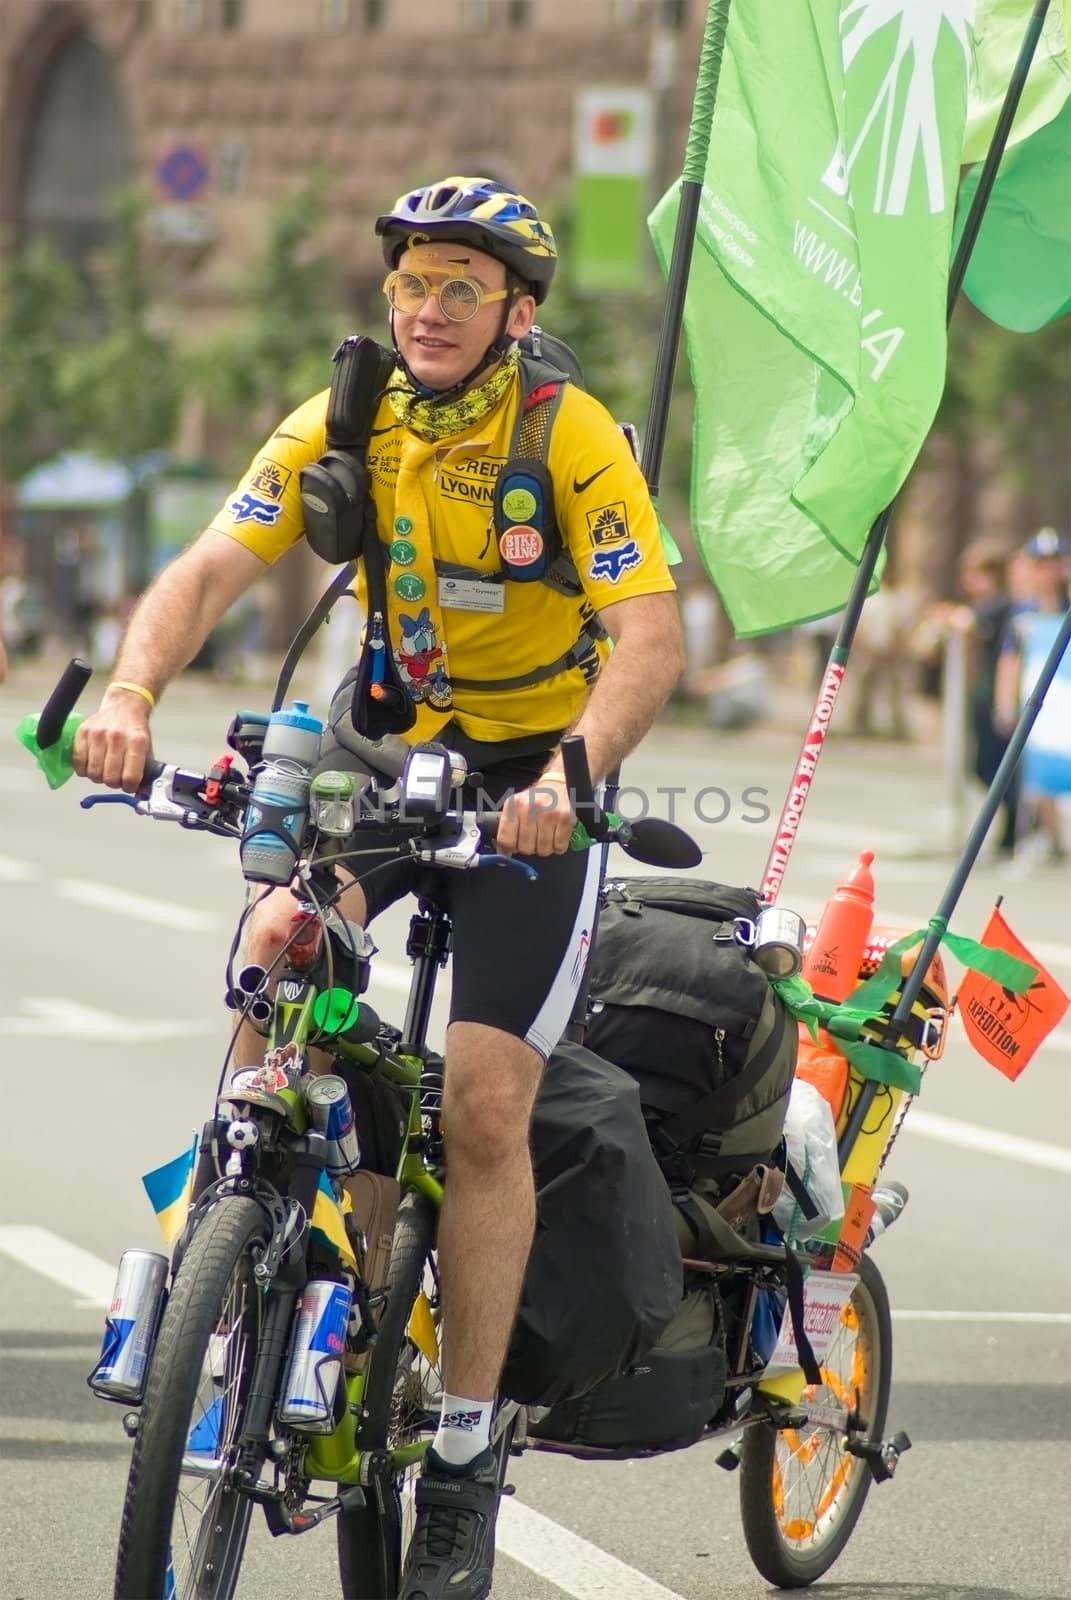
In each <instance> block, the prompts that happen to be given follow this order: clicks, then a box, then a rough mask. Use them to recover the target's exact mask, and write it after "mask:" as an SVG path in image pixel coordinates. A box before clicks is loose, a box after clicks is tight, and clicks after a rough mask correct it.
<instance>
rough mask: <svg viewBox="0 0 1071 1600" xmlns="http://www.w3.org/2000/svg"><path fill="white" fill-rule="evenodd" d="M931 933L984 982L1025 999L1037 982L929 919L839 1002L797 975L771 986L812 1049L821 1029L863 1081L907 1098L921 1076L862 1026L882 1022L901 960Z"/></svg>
mask: <svg viewBox="0 0 1071 1600" xmlns="http://www.w3.org/2000/svg"><path fill="white" fill-rule="evenodd" d="M930 934H936V935H937V937H938V938H939V940H940V942H941V944H943V945H944V946H945V947H946V948H947V949H948V950H949V951H950V952H951V953H952V955H954V956H955V958H956V960H957V961H959V962H960V963H961V964H962V965H963V966H965V967H969V968H971V969H972V970H973V971H975V972H984V973H985V975H986V977H988V978H994V979H995V980H996V981H997V982H998V983H999V984H1001V985H1002V986H1003V987H1004V988H1006V989H1010V990H1011V991H1012V993H1013V994H1025V993H1026V991H1027V990H1028V989H1029V987H1030V985H1031V984H1032V983H1033V981H1034V979H1035V978H1036V977H1037V968H1036V967H1032V966H1031V965H1030V963H1029V962H1027V961H1020V960H1019V958H1018V957H1017V956H1012V955H1009V954H1008V952H1007V951H1006V950H994V949H993V948H992V947H991V946H990V945H985V944H980V943H979V942H978V940H977V939H968V938H966V937H965V936H964V935H963V934H959V933H950V932H949V929H948V923H947V921H946V920H945V918H944V917H931V918H930V921H929V922H928V923H927V925H926V927H925V928H918V929H916V931H915V932H914V933H908V934H905V935H904V937H903V938H902V939H898V940H897V942H896V943H895V944H891V945H890V946H889V948H888V950H887V951H886V952H885V954H884V956H883V957H882V959H881V964H880V965H879V966H878V969H877V971H876V972H874V973H873V974H872V976H871V977H869V978H867V980H866V982H865V983H861V984H860V985H859V987H858V988H857V989H855V990H853V992H852V993H851V994H850V995H849V996H848V998H847V999H846V1000H843V1001H841V1002H840V1003H837V1002H835V1001H830V1000H820V999H819V998H818V996H817V995H816V994H815V992H814V990H813V989H812V988H811V986H810V984H809V983H808V982H807V980H806V978H803V977H801V976H800V975H799V974H798V973H797V974H796V975H795V977H792V978H775V979H772V980H771V982H772V985H773V988H774V990H775V991H776V992H777V994H778V995H779V996H780V997H781V999H782V1001H783V1002H784V1004H785V1007H786V1009H787V1010H788V1011H789V1012H790V1013H791V1014H792V1016H794V1017H795V1018H796V1020H797V1021H798V1022H803V1023H805V1024H806V1027H807V1030H808V1032H809V1033H810V1035H811V1038H812V1039H813V1040H814V1042H815V1043H816V1044H817V1043H818V1029H819V1026H821V1027H823V1028H825V1030H826V1032H827V1033H828V1034H829V1037H830V1042H831V1043H832V1045H833V1048H834V1049H835V1050H838V1051H839V1052H840V1054H841V1055H842V1056H846V1057H847V1059H848V1060H849V1061H850V1062H851V1064H852V1066H853V1067H855V1069H856V1070H857V1071H858V1073H859V1074H860V1076H861V1077H863V1078H870V1079H872V1080H873V1081H874V1082H876V1083H884V1084H888V1085H889V1087H890V1088H894V1089H903V1090H905V1091H906V1093H908V1094H918V1092H919V1089H920V1088H921V1086H922V1073H921V1071H920V1069H919V1068H918V1067H917V1066H916V1065H915V1063H914V1062H913V1061H908V1060H906V1059H905V1058H904V1057H903V1056H902V1055H900V1054H899V1052H898V1051H896V1050H886V1049H884V1048H883V1047H882V1046H881V1045H876V1044H870V1043H868V1042H867V1041H866V1040H865V1039H861V1038H860V1037H859V1036H860V1034H861V1033H862V1031H863V1029H864V1027H866V1026H867V1025H868V1024H873V1023H874V1022H876V1021H878V1020H880V1018H881V1011H882V1007H883V1006H884V1005H885V1003H886V1001H888V1000H889V999H890V998H891V996H892V995H893V994H895V993H896V991H897V990H898V989H899V988H900V986H901V984H902V983H903V981H904V975H903V973H902V971H901V966H900V957H901V956H902V955H904V954H905V952H906V951H908V950H913V949H914V948H915V946H916V945H919V944H922V942H923V940H924V939H926V938H927V937H928V936H929V935H930Z"/></svg>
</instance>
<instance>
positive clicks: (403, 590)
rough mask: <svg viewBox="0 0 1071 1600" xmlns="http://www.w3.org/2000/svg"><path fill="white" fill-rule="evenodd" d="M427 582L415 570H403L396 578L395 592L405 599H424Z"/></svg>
mask: <svg viewBox="0 0 1071 1600" xmlns="http://www.w3.org/2000/svg"><path fill="white" fill-rule="evenodd" d="M427 587H428V586H427V584H426V583H425V582H424V579H423V578H421V577H419V576H418V575H417V574H416V573H415V572H403V573H402V574H401V576H400V577H398V578H395V580H394V592H395V594H396V595H400V596H401V598H402V599H403V600H423V598H424V594H425V591H426V589H427Z"/></svg>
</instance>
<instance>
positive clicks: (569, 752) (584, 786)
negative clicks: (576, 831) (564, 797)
mask: <svg viewBox="0 0 1071 1600" xmlns="http://www.w3.org/2000/svg"><path fill="white" fill-rule="evenodd" d="M561 752H562V770H563V771H564V773H565V781H566V783H567V785H568V787H569V793H570V795H571V796H572V800H573V810H574V811H575V812H576V820H577V821H578V822H582V823H583V824H584V826H585V827H586V828H587V829H588V831H589V832H590V831H591V829H592V824H597V823H598V821H599V809H598V807H597V806H596V804H595V786H594V785H593V783H592V781H591V768H590V767H589V766H588V750H587V745H586V744H585V743H584V740H583V738H582V737H581V735H580V734H578V733H567V734H566V735H565V737H564V738H563V739H562V742H561Z"/></svg>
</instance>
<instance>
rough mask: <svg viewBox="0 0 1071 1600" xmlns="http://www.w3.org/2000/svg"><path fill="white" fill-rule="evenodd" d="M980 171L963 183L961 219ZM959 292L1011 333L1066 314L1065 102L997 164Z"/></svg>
mask: <svg viewBox="0 0 1071 1600" xmlns="http://www.w3.org/2000/svg"><path fill="white" fill-rule="evenodd" d="M980 170H981V169H980V168H979V167H976V168H975V169H974V171H973V172H972V173H971V174H970V176H969V177H968V178H967V179H966V180H965V181H964V184H963V188H962V191H961V194H960V213H961V215H963V216H965V215H966V211H967V208H968V207H969V205H970V203H971V200H972V198H973V195H974V191H975V188H976V187H977V183H978V174H979V172H980ZM963 287H964V291H965V292H966V294H967V296H968V297H969V298H970V299H971V300H972V301H973V303H974V304H975V305H976V306H977V307H978V309H979V311H982V312H984V313H985V315H986V316H987V317H989V318H990V319H991V321H993V322H999V323H1000V324H1001V326H1002V327H1005V328H1011V329H1012V331H1013V332H1015V333H1036V332H1037V330H1038V329H1039V328H1043V327H1044V326H1045V325H1046V323H1048V322H1052V321H1054V320H1055V318H1057V317H1061V316H1064V315H1065V314H1066V313H1067V312H1069V311H1071V100H1069V101H1068V102H1067V103H1066V104H1065V106H1064V108H1063V110H1062V111H1061V112H1060V113H1059V115H1058V116H1056V117H1054V118H1053V120H1052V121H1051V122H1047V123H1046V124H1045V126H1044V127H1043V128H1039V129H1038V131H1037V133H1035V134H1032V135H1031V137H1030V138H1029V139H1027V140H1026V141H1025V142H1024V143H1022V144H1019V145H1017V146H1016V148H1015V149H1014V150H1011V151H1009V152H1008V154H1007V156H1006V157H1005V159H1004V161H1003V162H1002V163H1001V168H1000V172H999V173H998V175H997V181H996V183H995V185H994V186H993V193H992V195H991V196H990V198H989V204H988V205H987V207H986V213H985V219H984V221H983V223H982V228H981V232H980V233H979V235H978V240H977V242H976V244H975V247H974V250H973V252H972V254H971V260H970V265H969V267H968V269H967V276H966V278H965V279H964V283H963Z"/></svg>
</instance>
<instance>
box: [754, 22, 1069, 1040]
mask: <svg viewBox="0 0 1071 1600" xmlns="http://www.w3.org/2000/svg"><path fill="white" fill-rule="evenodd" d="M1049 5H1050V0H1034V9H1033V12H1032V13H1031V17H1030V21H1029V22H1028V24H1027V28H1026V33H1025V35H1024V38H1023V43H1022V47H1021V49H1020V51H1019V57H1018V60H1017V61H1016V63H1015V67H1014V69H1013V71H1012V75H1011V79H1010V81H1009V83H1008V90H1007V93H1006V95H1005V96H1004V103H1003V105H1002V107H1001V111H1000V115H999V117H998V118H997V124H996V127H995V128H994V129H993V137H992V139H991V140H990V144H989V150H988V153H987V155H986V158H985V162H984V165H983V167H982V172H981V176H980V177H979V180H978V187H977V189H976V190H975V194H974V199H973V201H972V204H971V208H970V211H969V212H968V215H967V220H966V222H965V224H964V227H963V233H962V234H961V236H960V241H959V245H958V247H957V249H956V253H955V257H954V259H953V261H952V265H951V267H950V268H949V274H948V300H947V318H948V319H951V316H952V312H953V309H954V307H955V304H956V300H957V299H958V297H959V292H960V290H961V288H962V287H963V280H964V278H965V277H966V274H967V267H968V265H969V263H970V258H971V252H972V250H973V249H974V245H975V241H976V239H977V238H978V233H979V230H980V229H981V226H982V219H983V217H984V215H985V209H986V206H987V205H988V203H989V197H990V195H991V193H992V191H993V185H994V183H995V182H996V178H997V172H998V170H999V167H1000V163H1001V160H1002V158H1003V155H1004V151H1005V148H1006V147H1007V143H1008V136H1009V134H1010V133H1011V127H1012V123H1013V122H1014V120H1015V113H1016V111H1017V110H1018V109H1019V101H1020V99H1021V98H1022V93H1023V88H1024V86H1025V84H1026V79H1027V75H1028V73H1029V71H1030V64H1031V62H1032V61H1033V59H1034V54H1035V51H1036V50H1037V46H1038V40H1039V39H1040V37H1041V30H1042V27H1043V26H1044V23H1045V17H1046V14H1047V12H1048V9H1049ZM896 503H897V502H896V500H893V501H892V502H891V503H890V504H889V505H887V506H886V507H885V510H884V511H882V512H881V514H880V515H879V516H878V518H877V521H876V522H875V523H874V525H873V527H872V528H871V530H870V532H869V534H868V535H867V539H866V543H865V545H864V546H863V550H862V553H861V555H860V557H859V564H858V566H857V568H856V573H855V578H854V580H853V583H852V587H851V592H850V594H849V596H848V600H847V602H846V604H845V607H844V611H843V612H842V614H841V620H840V626H839V627H838V629H837V636H836V638H835V640H834V641H833V648H832V649H831V650H830V653H829V660H828V662H827V663H826V669H825V672H824V673H823V675H822V682H821V685H820V686H819V690H818V695H817V698H816V699H815V705H814V711H813V712H812V713H811V720H810V722H809V724H808V727H807V732H806V734H805V735H804V739H803V745H802V747H801V749H800V754H799V759H798V761H797V763H796V769H795V771H794V773H793V775H792V779H791V782H790V783H789V786H788V793H787V795H786V797H785V803H784V806H783V807H782V810H781V816H780V819H779V821H778V824H777V829H776V832H775V834H774V842H773V844H772V846H771V847H770V854H769V856H768V857H767V860H766V868H765V871H764V873H763V879H762V888H761V890H760V891H759V895H760V899H762V900H763V901H767V902H769V901H773V900H776V899H777V896H778V894H779V893H780V891H781V885H782V883H783V881H784V876H785V872H786V870H787V868H788V862H789V857H790V856H791V854H792V848H793V845H794V844H795V841H796V837H797V834H798V832H799V826H800V821H801V819H802V816H803V811H804V808H805V806H806V804H807V800H808V798H809V795H810V790H811V784H812V782H813V781H814V774H815V769H816V768H817V765H818V760H819V757H820V756H821V754H822V750H823V748H824V746H825V741H826V734H827V732H828V729H829V724H830V721H831V720H832V716H833V711H834V708H835V707H836V704H837V698H838V696H839V694H840V690H841V686H842V684H843V682H844V674H845V671H846V669H847V663H848V657H849V655H850V654H851V649H852V645H853V643H854V642H855V635H856V630H857V629H858V626H859V618H860V616H861V615H862V611H863V604H864V602H865V600H866V598H867V595H868V593H869V591H870V584H871V581H872V579H873V577H874V572H875V570H876V568H877V564H878V557H879V556H880V554H881V551H882V547H883V546H884V544H885V536H886V534H887V532H888V529H889V523H890V522H891V520H892V515H893V511H894V508H895V506H896ZM922 970H923V971H925V968H923V969H922ZM919 982H920V983H921V977H920V979H919ZM916 993H917V986H916ZM912 998H914V996H912ZM908 1011H910V1006H908ZM906 1014H907V1013H906V1012H905V1015H906Z"/></svg>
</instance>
